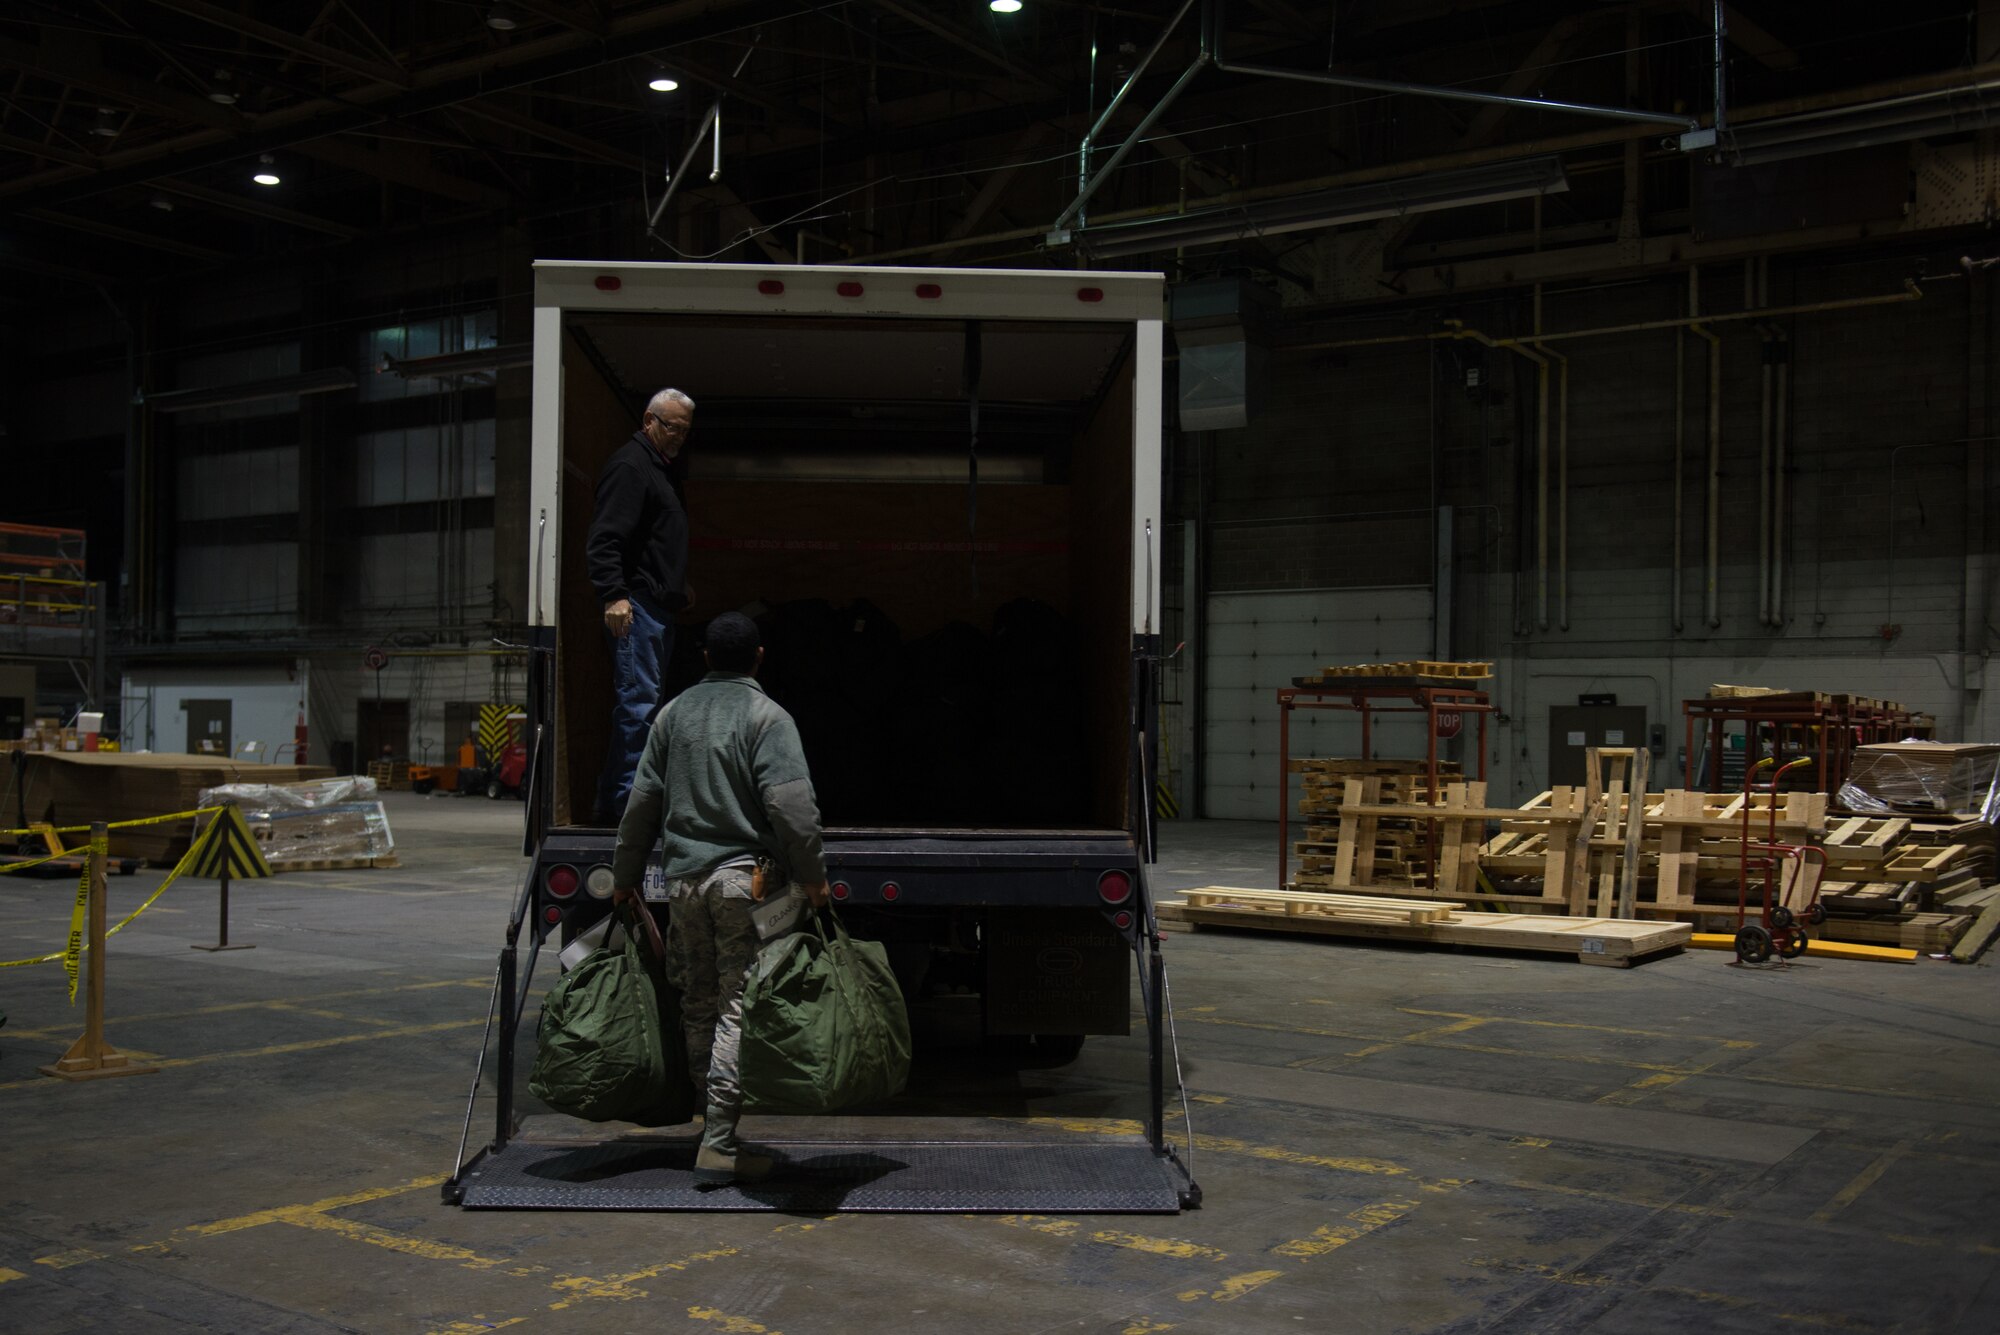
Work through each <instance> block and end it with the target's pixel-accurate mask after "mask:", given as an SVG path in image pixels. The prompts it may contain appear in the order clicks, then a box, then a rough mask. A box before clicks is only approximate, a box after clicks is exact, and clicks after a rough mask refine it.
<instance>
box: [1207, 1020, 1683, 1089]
mask: <svg viewBox="0 0 2000 1335" xmlns="http://www.w3.org/2000/svg"><path fill="white" fill-rule="evenodd" d="M1185 1018H1186V1022H1187V1023H1188V1024H1215V1025H1224V1026H1227V1027H1229V1028H1233V1029H1257V1030H1261V1031H1263V1032H1266V1033H1278V1034H1303V1035H1305V1036H1307V1037H1309V1038H1352V1039H1359V1040H1361V1041H1362V1042H1364V1043H1376V1044H1379V1045H1381V1046H1380V1047H1379V1048H1377V1049H1375V1050H1376V1051H1380V1050H1382V1049H1383V1048H1392V1047H1397V1046H1399V1045H1407V1046H1409V1047H1417V1048H1442V1049H1444V1050H1445V1051H1446V1052H1480V1053H1485V1054H1487V1055H1488V1056H1495V1057H1534V1058H1539V1059H1540V1060H1542V1061H1552V1062H1572V1063H1575V1064H1577V1065H1580V1066H1610V1067H1616V1068H1618V1069H1620V1070H1627V1071H1665V1072H1668V1073H1670V1074H1675V1075H1693V1074H1698V1072H1694V1071H1690V1070H1688V1069H1687V1068H1686V1067H1684V1066H1681V1065H1679V1064H1677V1063H1674V1062H1642V1061H1629V1060H1626V1059H1624V1058H1620V1057H1594V1056H1591V1055H1590V1054H1588V1053H1583V1052H1538V1051H1536V1050H1535V1049H1534V1048H1509V1047H1501V1046H1499V1045H1498V1044H1489V1043H1443V1042H1438V1041H1436V1040H1433V1039H1428V1038H1425V1037H1423V1035H1422V1034H1411V1035H1409V1036H1408V1037H1403V1038H1399V1037H1397V1036H1395V1035H1393V1034H1357V1033H1354V1032H1352V1031H1351V1030H1346V1029H1319V1028H1314V1027H1311V1026H1308V1025H1293V1024H1268V1023H1264V1022H1261V1021H1256V1020H1224V1019H1221V1018H1219V1017H1216V1016H1212V1015H1194V1016H1188V1017H1185Z"/></svg>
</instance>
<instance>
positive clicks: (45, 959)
mask: <svg viewBox="0 0 2000 1335" xmlns="http://www.w3.org/2000/svg"><path fill="white" fill-rule="evenodd" d="M202 810H203V811H219V810H221V808H220V807H203V808H202ZM180 814H181V815H183V816H187V815H194V814H196V813H194V812H182V813H180ZM163 819H175V818H174V817H165V818H163ZM129 823H131V824H145V823H149V822H137V821H135V822H129ZM108 843H109V841H108V840H107V841H105V842H104V843H93V844H91V845H89V846H88V847H86V848H81V849H73V850H71V851H70V852H69V853H68V854H65V855H64V856H67V857H75V856H77V855H78V854H80V853H88V852H92V851H94V852H97V853H100V854H102V853H107V852H108V851H109V850H108V848H107V845H108ZM200 846H201V845H200V844H199V843H196V844H195V845H193V846H192V847H190V848H189V849H188V851H187V852H185V853H183V854H181V860H180V861H179V862H177V863H175V864H174V869H173V870H172V871H170V872H168V873H167V879H166V880H164V881H161V882H160V884H159V888H158V889H156V890H154V891H153V893H152V894H150V895H148V896H146V902H145V903H143V904H141V905H140V906H139V907H138V908H136V909H133V910H132V911H131V912H130V913H128V914H126V915H125V916H124V917H122V918H120V919H119V920H118V923H117V925H116V926H114V927H109V928H106V929H105V932H104V935H105V937H106V938H107V939H108V938H110V937H113V936H116V935H117V934H118V933H119V932H122V931H124V930H125V928H126V926H127V925H128V924H130V923H131V921H132V920H133V919H134V918H136V917H138V916H139V915H140V914H142V913H144V912H145V911H146V910H147V909H149V908H151V907H153V904H154V902H155V901H156V900H158V899H159V897H160V896H161V895H164V894H165V893H166V892H167V887H168V886H170V885H172V884H173V883H174V882H175V881H177V880H179V879H180V877H181V873H183V872H185V871H186V870H187V869H188V867H189V865H190V864H192V862H193V861H194V855H195V852H196V851H197V850H198V849H199V848H200ZM39 861H43V862H46V861H48V859H47V858H42V859H39ZM28 865H31V864H28ZM89 897H90V866H89V863H88V861H87V860H86V862H85V864H84V871H83V877H82V879H81V880H80V881H79V883H78V885H77V890H76V908H75V910H74V911H73V912H72V913H71V915H70V928H69V944H68V946H66V947H65V948H64V949H62V950H58V951H55V952H53V953H52V954H48V955H36V956H34V957H32V958H30V959H25V960H0V969H14V968H19V967H21V966H22V965H25V964H53V963H55V961H57V960H61V961H62V962H63V968H64V969H65V970H66V971H67V972H68V973H69V999H70V1003H71V1004H72V1005H74V1004H75V1003H76V976H77V961H78V959H79V958H80V957H81V955H82V953H83V910H84V905H85V904H86V903H88V902H89Z"/></svg>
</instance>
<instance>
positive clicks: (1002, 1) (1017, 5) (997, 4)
mask: <svg viewBox="0 0 2000 1335" xmlns="http://www.w3.org/2000/svg"><path fill="white" fill-rule="evenodd" d="M987 8H988V9H991V10H992V11H993V12H994V13H995V14H1018V13H1020V12H1021V0H993V3H992V4H990V5H988V6H987Z"/></svg>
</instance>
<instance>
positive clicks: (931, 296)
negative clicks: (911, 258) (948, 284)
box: [917, 283, 944, 301]
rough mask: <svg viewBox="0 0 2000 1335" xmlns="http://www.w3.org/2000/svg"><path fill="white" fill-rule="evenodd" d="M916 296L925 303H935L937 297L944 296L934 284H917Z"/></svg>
mask: <svg viewBox="0 0 2000 1335" xmlns="http://www.w3.org/2000/svg"><path fill="white" fill-rule="evenodd" d="M917 295H918V296H920V297H922V298H923V299H924V300H925V301H936V300H937V299H938V298H939V297H941V296H943V295H944V289H943V288H941V287H939V286H938V285H937V284H936V283H918V284H917Z"/></svg>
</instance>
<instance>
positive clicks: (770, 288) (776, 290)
mask: <svg viewBox="0 0 2000 1335" xmlns="http://www.w3.org/2000/svg"><path fill="white" fill-rule="evenodd" d="M757 290H758V291H759V292H762V293H763V294H764V295H765V296H767V297H782V296H784V295H785V285H784V283H783V282H781V281H779V280H778V279H776V278H766V279H763V280H761V281H760V282H759V283H758V284H757Z"/></svg>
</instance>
